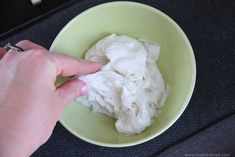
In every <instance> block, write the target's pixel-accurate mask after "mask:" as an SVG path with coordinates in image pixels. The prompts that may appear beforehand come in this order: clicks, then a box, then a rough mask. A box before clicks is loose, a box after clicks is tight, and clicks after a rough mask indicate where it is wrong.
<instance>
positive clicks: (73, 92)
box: [56, 79, 88, 105]
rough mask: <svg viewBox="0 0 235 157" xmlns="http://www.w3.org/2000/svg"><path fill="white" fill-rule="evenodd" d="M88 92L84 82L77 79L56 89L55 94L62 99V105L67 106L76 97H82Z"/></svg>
mask: <svg viewBox="0 0 235 157" xmlns="http://www.w3.org/2000/svg"><path fill="white" fill-rule="evenodd" d="M87 91H88V86H87V84H86V83H85V82H83V81H81V80H77V79H73V80H70V81H68V82H66V83H64V84H62V85H61V86H60V87H58V88H57V90H56V92H57V94H58V95H59V97H61V98H62V100H63V104H64V105H67V104H68V103H69V102H70V101H72V100H74V99H75V98H76V97H78V96H84V95H85V94H86V93H87Z"/></svg>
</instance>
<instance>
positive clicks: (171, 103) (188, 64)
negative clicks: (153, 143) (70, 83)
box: [50, 2, 196, 147]
mask: <svg viewBox="0 0 235 157" xmlns="http://www.w3.org/2000/svg"><path fill="white" fill-rule="evenodd" d="M111 33H117V34H125V35H129V36H131V37H134V38H137V39H138V38H142V39H145V40H149V41H154V42H157V43H159V44H160V45H161V53H160V57H159V60H158V65H159V68H160V70H161V72H162V74H163V77H164V79H165V81H166V83H167V85H169V86H170V89H171V92H170V95H169V97H168V99H167V101H166V104H165V106H164V107H163V108H162V110H161V114H160V115H159V116H158V117H157V118H155V121H154V122H153V124H152V125H151V126H150V127H148V128H147V129H146V130H145V131H144V132H142V133H140V134H137V135H131V136H125V135H121V134H119V133H118V132H117V130H116V129H115V125H114V124H115V120H114V119H113V118H110V117H107V116H105V115H102V114H97V113H93V112H91V111H90V110H89V109H88V108H86V107H84V106H82V105H81V104H79V103H78V102H72V103H71V104H70V105H69V106H68V107H67V108H66V109H65V111H64V113H63V115H62V116H61V118H60V122H61V124H62V125H63V126H64V127H65V128H66V129H67V130H68V131H69V132H71V133H72V134H74V135H75V136H77V137H79V138H80V139H83V140H84V141H87V142H90V143H93V144H96V145H100V146H106V147H126V146H132V145H137V144H140V143H143V142H146V141H148V140H151V139H153V138H154V137H157V136H158V135H160V134H161V133H163V132H164V131H165V130H167V129H168V128H169V127H170V126H171V125H172V124H173V123H174V122H175V121H176V120H177V119H178V118H179V117H180V115H181V114H182V113H183V111H184V110H185V108H186V106H187V104H188V102H189V100H190V98H191V95H192V93H193V89H194V85H195V78H196V63H195V58H194V53H193V50H192V47H191V45H190V42H189V40H188V38H187V37H186V35H185V34H184V32H183V31H182V30H181V28H180V27H179V26H178V25H177V24H176V23H175V22H174V21H173V20H172V19H171V18H169V17H168V16H167V15H166V14H164V13H162V12H161V11H159V10H157V9H155V8H152V7H150V6H147V5H144V4H140V3H134V2H111V3H106V4H101V5H98V6H96V7H93V8H91V9H88V10H87V11H85V12H83V13H81V14H79V15H78V16H76V17H75V18H74V19H73V20H71V21H70V22H69V23H68V24H67V25H66V26H65V27H64V28H63V29H62V30H61V32H60V33H59V34H58V36H57V37H56V39H55V40H54V42H53V44H52V46H51V48H50V51H55V52H64V53H65V54H68V55H71V56H73V57H77V58H82V57H83V55H84V53H85V52H86V50H87V49H89V48H90V47H91V46H92V45H94V44H95V43H96V42H97V41H98V40H100V39H102V38H103V37H105V36H107V35H109V34H111Z"/></svg>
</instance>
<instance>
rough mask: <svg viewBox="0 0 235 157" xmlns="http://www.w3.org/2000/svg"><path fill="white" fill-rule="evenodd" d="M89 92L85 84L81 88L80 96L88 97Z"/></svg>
mask: <svg viewBox="0 0 235 157" xmlns="http://www.w3.org/2000/svg"><path fill="white" fill-rule="evenodd" d="M87 92H88V86H87V85H86V84H84V85H83V86H82V88H81V92H80V96H84V95H86V94H87Z"/></svg>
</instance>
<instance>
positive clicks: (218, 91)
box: [0, 0, 235, 157]
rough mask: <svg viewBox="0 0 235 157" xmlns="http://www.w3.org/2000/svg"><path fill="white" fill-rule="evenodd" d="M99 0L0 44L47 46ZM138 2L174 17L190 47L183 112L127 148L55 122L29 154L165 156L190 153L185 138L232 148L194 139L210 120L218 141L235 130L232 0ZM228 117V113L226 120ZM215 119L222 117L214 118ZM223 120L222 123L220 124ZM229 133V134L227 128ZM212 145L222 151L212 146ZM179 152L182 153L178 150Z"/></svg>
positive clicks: (234, 10) (194, 142)
mask: <svg viewBox="0 0 235 157" xmlns="http://www.w3.org/2000/svg"><path fill="white" fill-rule="evenodd" d="M104 2H108V1H105V0H96V1H89V0H83V1H81V2H78V3H76V4H74V5H73V6H70V7H68V8H66V9H64V10H61V11H60V12H57V13H55V14H53V15H51V16H49V17H47V18H46V19H43V20H41V21H38V22H37V23H34V24H33V25H32V26H30V27H27V28H25V29H24V30H22V31H20V32H18V33H15V34H14V35H12V36H9V37H8V38H5V39H4V40H2V41H1V43H0V44H1V45H4V44H5V43H7V42H9V41H10V42H12V43H14V42H16V41H19V40H21V39H29V40H32V41H34V42H37V43H40V44H42V45H43V46H45V47H47V48H49V47H50V45H51V43H52V41H53V39H54V38H55V37H56V35H57V33H58V32H59V31H60V30H61V29H62V27H63V26H64V25H65V24H66V23H67V22H68V21H69V20H71V19H72V18H73V17H74V16H76V15H77V14H79V13H81V12H82V11H84V10H86V9H88V8H90V7H92V6H95V5H97V4H101V3H104ZM138 2H142V3H145V4H148V5H151V6H153V7H155V8H157V9H159V10H161V11H163V12H164V13H166V14H168V15H169V16H170V17H171V18H172V19H174V20H175V21H176V22H177V23H178V24H179V25H180V26H181V28H182V29H183V30H184V32H185V33H186V35H187V36H188V38H189V40H190V42H191V44H192V47H193V49H194V53H195V57H196V62H197V81H196V86H195V90H194V94H193V96H192V99H191V101H190V103H189V105H188V107H187V108H186V110H185V112H184V113H183V115H182V116H181V117H180V119H179V120H178V121H177V122H176V123H175V124H174V125H173V126H172V127H171V128H170V129H168V130H167V131H166V132H164V133H163V134H162V135H160V136H158V137H157V138H154V139H153V140H151V141H149V142H146V143H144V144H141V145H137V146H133V147H128V148H105V147H99V146H95V145H92V144H89V143H86V142H84V141H82V140H80V139H78V138H76V137H75V136H73V135H72V134H70V133H69V132H68V131H66V130H65V129H64V128H63V127H62V126H61V125H60V124H57V125H56V127H55V130H54V133H53V135H52V137H51V138H50V139H49V141H48V142H47V143H46V144H45V145H43V146H42V147H41V148H40V149H39V150H38V151H36V152H35V153H34V154H33V155H32V156H33V157H64V156H65V157H66V156H69V157H80V156H81V157H96V156H97V157H98V156H102V157H104V156H107V157H108V156H114V157H129V156H136V157H149V156H158V155H160V154H161V155H162V156H168V153H169V154H171V153H173V154H171V155H170V156H174V150H175V149H178V148H180V149H182V152H183V153H187V150H188V152H189V153H190V152H193V151H190V147H187V145H189V143H190V146H192V148H193V147H194V146H195V145H198V147H197V149H194V150H195V151H197V150H201V151H200V152H196V153H208V151H210V152H211V153H232V150H233V149H234V148H235V144H234V143H231V144H229V145H227V146H226V147H227V148H226V149H222V148H223V147H225V145H220V144H218V145H217V144H216V145H213V147H218V148H219V147H221V149H216V148H215V149H213V148H211V149H209V148H208V147H205V146H204V145H205V142H206V141H203V140H201V141H200V140H199V141H198V139H199V138H194V137H197V135H196V134H197V133H200V134H199V135H198V136H204V138H207V136H208V135H210V134H211V133H212V132H210V131H208V130H205V129H206V128H208V127H210V126H212V125H213V124H215V127H213V126H212V128H214V131H215V132H213V133H214V136H218V137H217V138H216V139H220V140H221V141H222V140H223V139H225V140H226V139H228V136H227V135H226V136H225V135H223V134H222V133H218V132H225V134H226V133H227V132H228V130H226V128H227V129H233V130H234V123H235V120H234V118H231V117H233V115H234V113H235V104H234V103H235V81H234V80H235V18H234V17H235V1H233V0H226V1H221V0H211V1H210V0H207V1H205V0H197V1H189V0H188V1H187V0H150V1H147V0H146V1H144V0H139V1H138ZM228 117H230V118H231V119H230V120H228V121H227V120H226V118H228ZM222 120H224V121H222ZM220 121H221V123H218V122H220ZM216 123H218V125H216ZM223 123H225V124H224V125H225V126H224V128H225V129H223V127H222V128H221V127H219V126H220V125H223ZM228 125H229V126H231V127H228ZM209 129H210V128H209ZM219 129H222V130H219ZM204 130H205V133H203V132H204ZM212 131H213V129H212ZM216 131H218V132H216ZM228 135H231V136H232V135H234V134H232V133H231V132H229V133H228ZM192 136H194V137H192ZM190 137H192V138H190ZM231 138H233V139H234V136H233V137H231ZM187 139H188V140H187ZM207 139H208V142H209V143H210V142H213V140H212V139H211V138H209V136H208V138H207ZM185 140H186V141H185ZM210 140H211V141H210ZM190 141H191V142H192V143H191V142H190ZM209 143H208V144H209ZM176 144H178V145H179V147H177V145H176ZM203 144H204V145H203ZM174 145H176V146H174ZM200 145H202V146H200ZM182 147H185V148H182ZM213 150H214V151H216V152H213ZM217 150H226V151H227V152H217ZM182 152H180V151H179V153H182ZM179 156H184V155H183V154H181V155H180V154H179ZM231 156H232V155H231Z"/></svg>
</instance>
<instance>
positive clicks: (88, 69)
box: [50, 53, 101, 76]
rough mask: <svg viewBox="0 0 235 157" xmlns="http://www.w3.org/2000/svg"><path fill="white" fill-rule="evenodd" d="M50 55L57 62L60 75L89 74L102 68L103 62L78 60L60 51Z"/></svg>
mask: <svg viewBox="0 0 235 157" xmlns="http://www.w3.org/2000/svg"><path fill="white" fill-rule="evenodd" d="M50 56H51V57H52V59H53V60H54V61H55V62H56V64H57V75H60V76H73V75H81V74H89V73H94V72H97V71H99V70H100V69H101V64H99V63H96V62H92V61H85V60H78V59H75V58H73V57H70V56H67V55H64V54H59V53H50Z"/></svg>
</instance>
